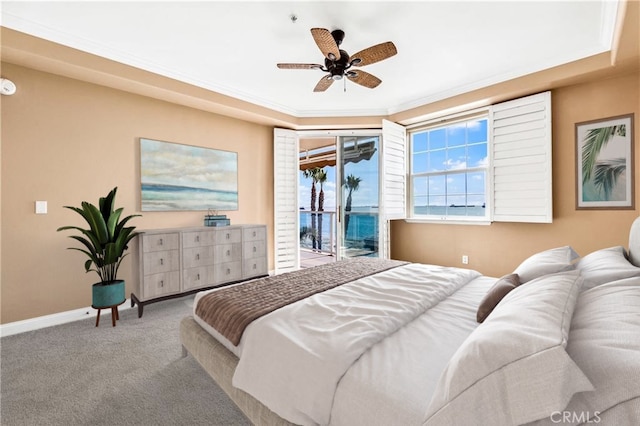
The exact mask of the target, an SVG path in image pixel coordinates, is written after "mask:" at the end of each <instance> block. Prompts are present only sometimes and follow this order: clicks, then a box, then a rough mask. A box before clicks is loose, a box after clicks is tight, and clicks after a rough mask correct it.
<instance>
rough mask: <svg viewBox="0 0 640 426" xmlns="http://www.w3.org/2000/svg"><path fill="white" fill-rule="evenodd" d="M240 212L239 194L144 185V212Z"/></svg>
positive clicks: (171, 186) (182, 187) (173, 186)
mask: <svg viewBox="0 0 640 426" xmlns="http://www.w3.org/2000/svg"><path fill="white" fill-rule="evenodd" d="M209 209H211V210H238V193H237V192H228V191H216V190H212V189H203V188H189V187H184V186H175V185H156V184H145V183H143V184H142V211H168V210H209Z"/></svg>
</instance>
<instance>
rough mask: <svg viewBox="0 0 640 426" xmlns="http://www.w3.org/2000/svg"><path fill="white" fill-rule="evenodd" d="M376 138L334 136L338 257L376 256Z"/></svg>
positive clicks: (377, 229)
mask: <svg viewBox="0 0 640 426" xmlns="http://www.w3.org/2000/svg"><path fill="white" fill-rule="evenodd" d="M379 151H380V137H379V136H340V137H338V177H339V179H340V182H341V185H340V190H339V191H337V192H338V194H339V197H340V200H339V203H338V205H339V211H338V215H339V223H338V238H337V241H338V244H339V246H338V250H337V252H338V257H339V258H347V257H357V256H371V257H378V252H379V251H378V246H379V244H378V243H379V241H380V214H379V213H380V212H379V200H380V190H379V182H380V164H379V160H380V156H379Z"/></svg>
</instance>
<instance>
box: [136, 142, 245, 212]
mask: <svg viewBox="0 0 640 426" xmlns="http://www.w3.org/2000/svg"><path fill="white" fill-rule="evenodd" d="M140 183H141V200H142V207H141V209H142V211H175V210H238V154H237V153H236V152H229V151H221V150H217V149H210V148H202V147H197V146H189V145H182V144H177V143H171V142H162V141H156V140H152V139H144V138H140Z"/></svg>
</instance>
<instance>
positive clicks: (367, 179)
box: [298, 152, 379, 211]
mask: <svg viewBox="0 0 640 426" xmlns="http://www.w3.org/2000/svg"><path fill="white" fill-rule="evenodd" d="M378 158H379V157H378V153H377V152H376V153H375V154H373V156H372V157H371V159H370V160H368V161H360V162H359V163H347V164H346V166H345V175H349V174H353V175H354V176H356V177H359V178H360V179H361V182H360V185H359V188H358V190H357V191H354V192H353V194H352V207H356V206H372V205H376V206H377V205H378V180H379V176H378ZM324 170H325V171H326V172H327V181H326V182H325V183H324V197H325V202H324V210H326V211H335V208H336V190H337V188H336V186H337V184H336V167H335V166H332V167H325V168H324ZM316 190H317V192H318V194H320V185H316ZM310 202H311V178H309V179H307V178H305V177H304V176H303V174H302V172H300V173H299V189H298V203H299V205H300V207H301V208H304V209H305V210H309V207H310V205H309V203H310ZM316 207H317V205H316Z"/></svg>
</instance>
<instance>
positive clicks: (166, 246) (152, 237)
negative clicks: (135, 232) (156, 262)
mask: <svg viewBox="0 0 640 426" xmlns="http://www.w3.org/2000/svg"><path fill="white" fill-rule="evenodd" d="M142 246H143V247H144V248H143V252H144V253H150V252H154V251H164V250H178V248H179V247H180V234H179V233H177V232H175V233H169V234H142Z"/></svg>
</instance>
